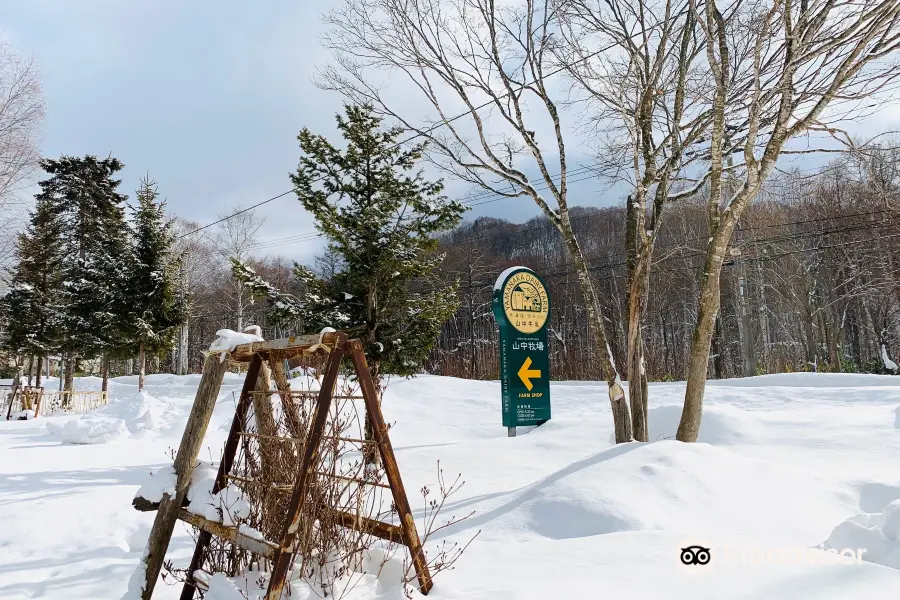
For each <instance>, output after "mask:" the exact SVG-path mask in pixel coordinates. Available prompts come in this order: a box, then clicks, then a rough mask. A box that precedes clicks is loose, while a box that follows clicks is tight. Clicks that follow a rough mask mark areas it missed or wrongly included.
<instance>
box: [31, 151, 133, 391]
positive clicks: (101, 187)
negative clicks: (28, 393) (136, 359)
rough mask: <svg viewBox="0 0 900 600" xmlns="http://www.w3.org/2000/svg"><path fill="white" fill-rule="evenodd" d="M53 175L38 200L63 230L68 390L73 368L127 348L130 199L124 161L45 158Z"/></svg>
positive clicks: (63, 347) (63, 346)
mask: <svg viewBox="0 0 900 600" xmlns="http://www.w3.org/2000/svg"><path fill="white" fill-rule="evenodd" d="M41 166H42V168H43V169H44V170H45V171H46V172H47V173H48V174H49V175H50V177H49V178H47V179H45V180H43V181H41V182H40V184H39V185H40V186H41V192H40V193H39V194H38V195H37V196H36V198H37V199H38V201H39V202H41V201H45V202H47V203H48V204H49V205H50V206H51V210H52V211H53V212H54V214H55V215H56V216H57V218H58V219H59V222H60V225H61V227H62V232H63V244H62V257H63V258H62V303H63V305H65V307H66V310H65V312H64V314H63V317H62V319H61V338H62V341H61V345H60V348H61V350H62V351H63V352H64V353H65V354H66V356H67V363H68V365H67V367H68V368H67V369H66V389H71V385H72V374H73V370H74V366H75V365H76V364H77V361H78V359H80V358H93V357H96V356H98V355H100V354H101V353H107V352H110V351H115V350H117V349H119V348H121V347H122V345H123V344H125V342H126V340H125V339H123V332H122V326H123V322H122V320H121V318H120V317H121V314H122V313H121V308H122V305H123V302H124V300H123V289H124V286H125V284H126V282H127V278H126V274H127V272H128V271H127V266H128V264H129V258H128V256H129V248H128V238H127V235H128V228H127V224H126V222H125V208H124V206H125V200H126V196H125V195H124V194H121V193H119V192H118V186H119V184H120V183H121V181H120V180H118V179H114V178H113V176H114V175H115V174H116V173H117V172H118V171H120V170H121V169H122V168H123V165H122V163H121V162H120V161H119V160H118V159H115V158H112V157H109V158H106V159H103V160H100V159H98V158H97V157H96V156H90V155H88V156H84V157H72V156H62V157H60V158H59V159H46V160H44V161H42V163H41Z"/></svg>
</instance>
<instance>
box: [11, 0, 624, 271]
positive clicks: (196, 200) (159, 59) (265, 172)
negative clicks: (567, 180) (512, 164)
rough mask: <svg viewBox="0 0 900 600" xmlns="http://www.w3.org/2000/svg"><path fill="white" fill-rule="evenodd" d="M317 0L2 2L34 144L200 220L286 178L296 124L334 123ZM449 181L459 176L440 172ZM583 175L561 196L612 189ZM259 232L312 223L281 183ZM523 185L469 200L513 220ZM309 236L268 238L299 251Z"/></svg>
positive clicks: (262, 195)
mask: <svg viewBox="0 0 900 600" xmlns="http://www.w3.org/2000/svg"><path fill="white" fill-rule="evenodd" d="M328 4H329V0H266V1H265V2H260V3H252V2H246V1H235V0H219V1H216V2H212V1H209V0H203V1H200V0H190V1H185V0H153V1H150V0H128V1H124V2H123V1H122V0H77V1H72V0H40V1H19V2H5V3H3V7H2V9H0V15H2V29H3V33H4V34H5V35H6V36H7V37H8V38H9V39H10V41H11V42H12V44H13V45H14V47H15V48H16V49H17V50H18V51H19V52H22V53H26V54H32V55H33V56H34V57H35V58H36V59H37V61H38V63H39V65H40V69H41V72H42V75H43V85H44V93H45V96H46V102H47V120H46V122H45V124H44V141H43V152H44V154H45V155H46V156H49V157H54V156H58V155H60V154H71V155H83V154H96V155H100V156H105V155H107V154H110V153H111V154H113V155H114V156H116V157H117V158H119V159H120V160H122V161H123V162H124V163H125V165H126V168H125V171H124V174H123V185H122V188H123V189H122V191H124V192H126V193H128V194H129V195H131V194H133V190H134V189H135V188H136V187H137V185H138V181H139V179H140V177H141V176H143V175H144V174H145V173H147V172H149V173H150V174H151V176H152V177H153V178H154V179H156V181H157V182H158V184H159V190H160V192H161V193H162V194H163V195H164V196H165V197H166V198H167V200H168V206H169V211H170V213H172V214H176V215H179V216H182V217H185V218H188V219H192V220H194V221H197V222H198V223H201V224H205V223H209V222H211V221H214V220H215V219H216V218H217V215H222V214H227V213H228V212H229V211H230V209H232V208H234V207H237V206H241V207H245V206H249V205H252V204H255V203H257V202H260V201H262V200H265V199H266V198H269V197H272V196H275V195H277V194H280V193H282V192H285V191H287V190H289V189H290V180H289V179H288V173H289V172H291V171H293V170H294V168H295V166H296V163H297V158H298V156H299V149H298V147H297V142H296V135H297V133H298V131H299V130H300V129H301V128H303V127H305V126H306V127H310V128H311V129H312V130H313V131H316V132H318V133H322V134H325V135H333V134H334V131H335V128H334V113H335V112H338V111H340V106H341V98H340V97H339V96H338V95H336V94H334V93H331V92H324V91H321V90H319V89H318V88H316V86H315V85H314V84H313V82H312V78H313V75H314V71H315V67H316V66H317V65H323V64H325V63H327V61H328V60H329V58H330V56H329V53H328V51H326V50H324V49H322V48H321V47H320V44H319V41H320V35H321V33H322V26H321V24H320V14H321V13H322V11H323V10H325V9H327V6H328ZM449 190H450V191H451V192H455V193H457V194H466V193H470V191H469V190H468V189H465V188H460V187H459V186H450V187H449ZM604 190H605V186H604V185H603V184H601V183H598V182H595V181H583V182H581V183H579V184H577V185H576V186H573V189H572V197H571V200H570V202H572V203H573V204H590V205H608V204H611V203H616V202H618V201H620V198H619V197H618V194H617V193H615V192H608V191H604ZM259 213H260V214H261V215H262V216H265V217H266V219H267V222H266V228H265V232H264V235H263V236H262V237H263V239H265V240H280V239H282V238H285V237H288V236H292V235H298V234H303V233H307V232H311V231H313V227H312V224H311V222H310V220H309V217H308V216H307V215H306V214H305V213H304V212H303V210H302V208H300V206H299V203H298V202H297V201H296V199H295V197H293V196H292V195H288V196H286V197H284V198H282V199H280V200H276V201H274V202H271V203H270V204H268V205H267V206H266V207H264V208H261V209H259ZM536 213H537V210H536V208H535V207H534V205H533V204H532V203H530V201H527V200H525V199H518V200H504V201H501V202H493V203H489V204H486V205H483V206H480V207H476V208H475V209H474V210H472V211H470V212H469V213H468V215H467V216H468V217H470V218H471V217H475V216H479V215H483V214H490V215H495V216H503V217H505V218H509V219H510V220H512V221H516V222H521V221H523V220H526V219H527V218H529V217H531V216H533V215H534V214H536ZM318 248H319V243H318V242H316V241H312V242H303V243H294V244H285V245H281V246H276V247H273V248H271V249H269V250H267V251H268V252H277V253H281V254H284V255H286V256H289V257H291V258H294V259H298V260H301V261H303V262H306V261H308V260H310V258H311V257H312V255H313V254H314V253H315V252H316V251H317V250H318Z"/></svg>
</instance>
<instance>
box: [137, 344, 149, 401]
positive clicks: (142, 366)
mask: <svg viewBox="0 0 900 600" xmlns="http://www.w3.org/2000/svg"><path fill="white" fill-rule="evenodd" d="M137 362H138V390H143V389H144V374H145V373H146V368H147V356H146V353H145V352H144V342H143V341H141V343H140V345H139V346H138V359H137Z"/></svg>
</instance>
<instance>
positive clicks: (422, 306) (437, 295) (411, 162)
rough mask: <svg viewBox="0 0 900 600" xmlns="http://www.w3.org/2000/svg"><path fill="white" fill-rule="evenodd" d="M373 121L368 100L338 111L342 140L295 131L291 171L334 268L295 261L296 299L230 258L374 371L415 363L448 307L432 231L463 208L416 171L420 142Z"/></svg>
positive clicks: (451, 293) (284, 306) (265, 293)
mask: <svg viewBox="0 0 900 600" xmlns="http://www.w3.org/2000/svg"><path fill="white" fill-rule="evenodd" d="M381 122H382V119H380V118H379V117H377V116H376V115H374V113H373V110H372V107H371V106H346V107H345V114H344V115H337V125H338V130H339V131H340V133H341V135H342V137H343V138H344V142H345V147H344V148H343V149H339V148H337V147H335V146H334V145H333V144H331V142H329V141H328V140H327V139H326V138H325V137H323V136H320V135H316V134H314V133H312V132H311V131H310V130H309V129H303V130H302V131H301V132H300V135H299V136H298V140H299V142H300V149H301V151H302V153H303V155H302V157H301V159H300V164H299V166H298V168H297V172H296V173H294V174H292V176H291V180H292V181H293V183H294V188H295V191H296V194H297V197H298V199H299V200H300V203H301V204H302V205H303V207H304V208H305V209H306V210H307V211H309V212H310V213H311V214H312V215H313V217H314V218H315V223H316V229H318V230H319V231H320V232H321V233H323V234H324V235H325V237H326V238H327V239H328V241H329V251H330V252H332V253H333V254H335V255H336V256H337V257H339V259H340V260H339V265H338V268H337V270H336V272H335V273H334V274H333V275H332V276H330V277H328V278H323V277H320V276H318V275H317V274H315V273H313V272H312V271H311V270H310V269H307V268H305V267H302V266H299V265H298V266H296V267H295V275H296V276H297V278H298V279H300V280H301V281H302V282H303V283H304V284H305V285H306V289H307V293H306V294H305V295H304V296H302V297H299V298H297V297H291V296H287V295H285V294H283V293H281V292H279V291H278V290H276V289H274V288H272V287H271V286H270V285H268V283H266V282H265V281H263V280H262V279H261V278H259V277H257V276H256V274H255V273H253V272H252V270H250V269H249V268H247V267H246V266H245V265H242V264H241V263H239V262H236V261H235V263H234V265H233V266H234V271H235V275H236V276H237V277H238V278H239V279H241V280H242V281H244V282H245V283H246V284H247V285H248V286H249V287H250V288H251V289H252V290H253V292H254V294H255V295H256V296H262V297H266V298H268V299H269V301H270V303H271V304H272V306H273V307H274V309H275V313H276V316H277V317H279V318H280V320H282V321H287V320H301V321H302V322H303V323H304V326H305V327H306V328H307V329H310V330H316V329H319V328H321V327H325V326H331V327H334V328H336V329H341V330H344V331H347V332H348V333H349V334H350V335H352V336H355V337H358V338H359V339H360V340H362V342H363V343H364V344H365V347H366V353H367V356H368V362H369V365H370V367H371V368H372V372H373V376H374V377H375V378H376V380H377V379H378V378H380V377H381V375H382V374H394V375H401V376H405V375H411V374H413V373H416V372H419V371H420V370H421V368H422V364H423V363H424V361H425V358H426V357H427V355H428V352H429V350H430V349H431V347H432V346H433V345H434V342H435V340H436V339H437V336H438V334H439V332H440V328H441V326H442V324H443V323H444V322H445V321H446V320H447V319H448V318H449V317H450V316H451V315H452V314H453V313H454V312H455V311H456V308H457V305H458V300H457V298H456V296H457V294H456V289H455V288H453V287H451V288H447V287H446V286H445V285H443V284H442V283H440V282H439V280H438V278H437V277H436V275H435V270H436V268H437V266H438V265H439V264H440V262H441V261H442V260H443V255H441V254H439V253H437V240H436V238H435V235H436V234H438V233H440V232H443V231H448V230H450V229H452V228H453V227H455V226H456V225H458V224H459V222H460V220H461V219H462V214H463V212H464V211H465V207H464V206H463V205H462V204H461V203H460V202H458V201H455V200H450V199H448V198H447V197H445V196H443V195H442V191H443V182H442V181H429V180H427V179H426V178H425V177H424V175H423V173H422V171H421V170H415V169H416V165H417V163H418V161H419V160H420V159H421V158H422V156H423V152H424V150H425V145H424V144H419V145H416V146H413V147H410V148H406V149H404V148H403V147H401V146H400V145H399V144H398V143H397V140H398V137H399V136H400V134H401V133H402V132H403V130H402V129H401V128H397V127H395V128H382V126H381ZM414 288H415V289H414Z"/></svg>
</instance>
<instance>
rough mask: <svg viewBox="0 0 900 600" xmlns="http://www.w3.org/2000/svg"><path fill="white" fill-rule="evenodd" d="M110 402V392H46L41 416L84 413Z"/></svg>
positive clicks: (42, 402)
mask: <svg viewBox="0 0 900 600" xmlns="http://www.w3.org/2000/svg"><path fill="white" fill-rule="evenodd" d="M107 402H109V394H108V392H99V391H95V392H79V391H63V392H57V391H54V392H44V398H43V400H42V401H41V414H42V415H49V414H52V413H55V412H68V413H83V412H88V411H92V410H96V409H98V408H100V407H101V406H104V405H105V404H106V403H107Z"/></svg>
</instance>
